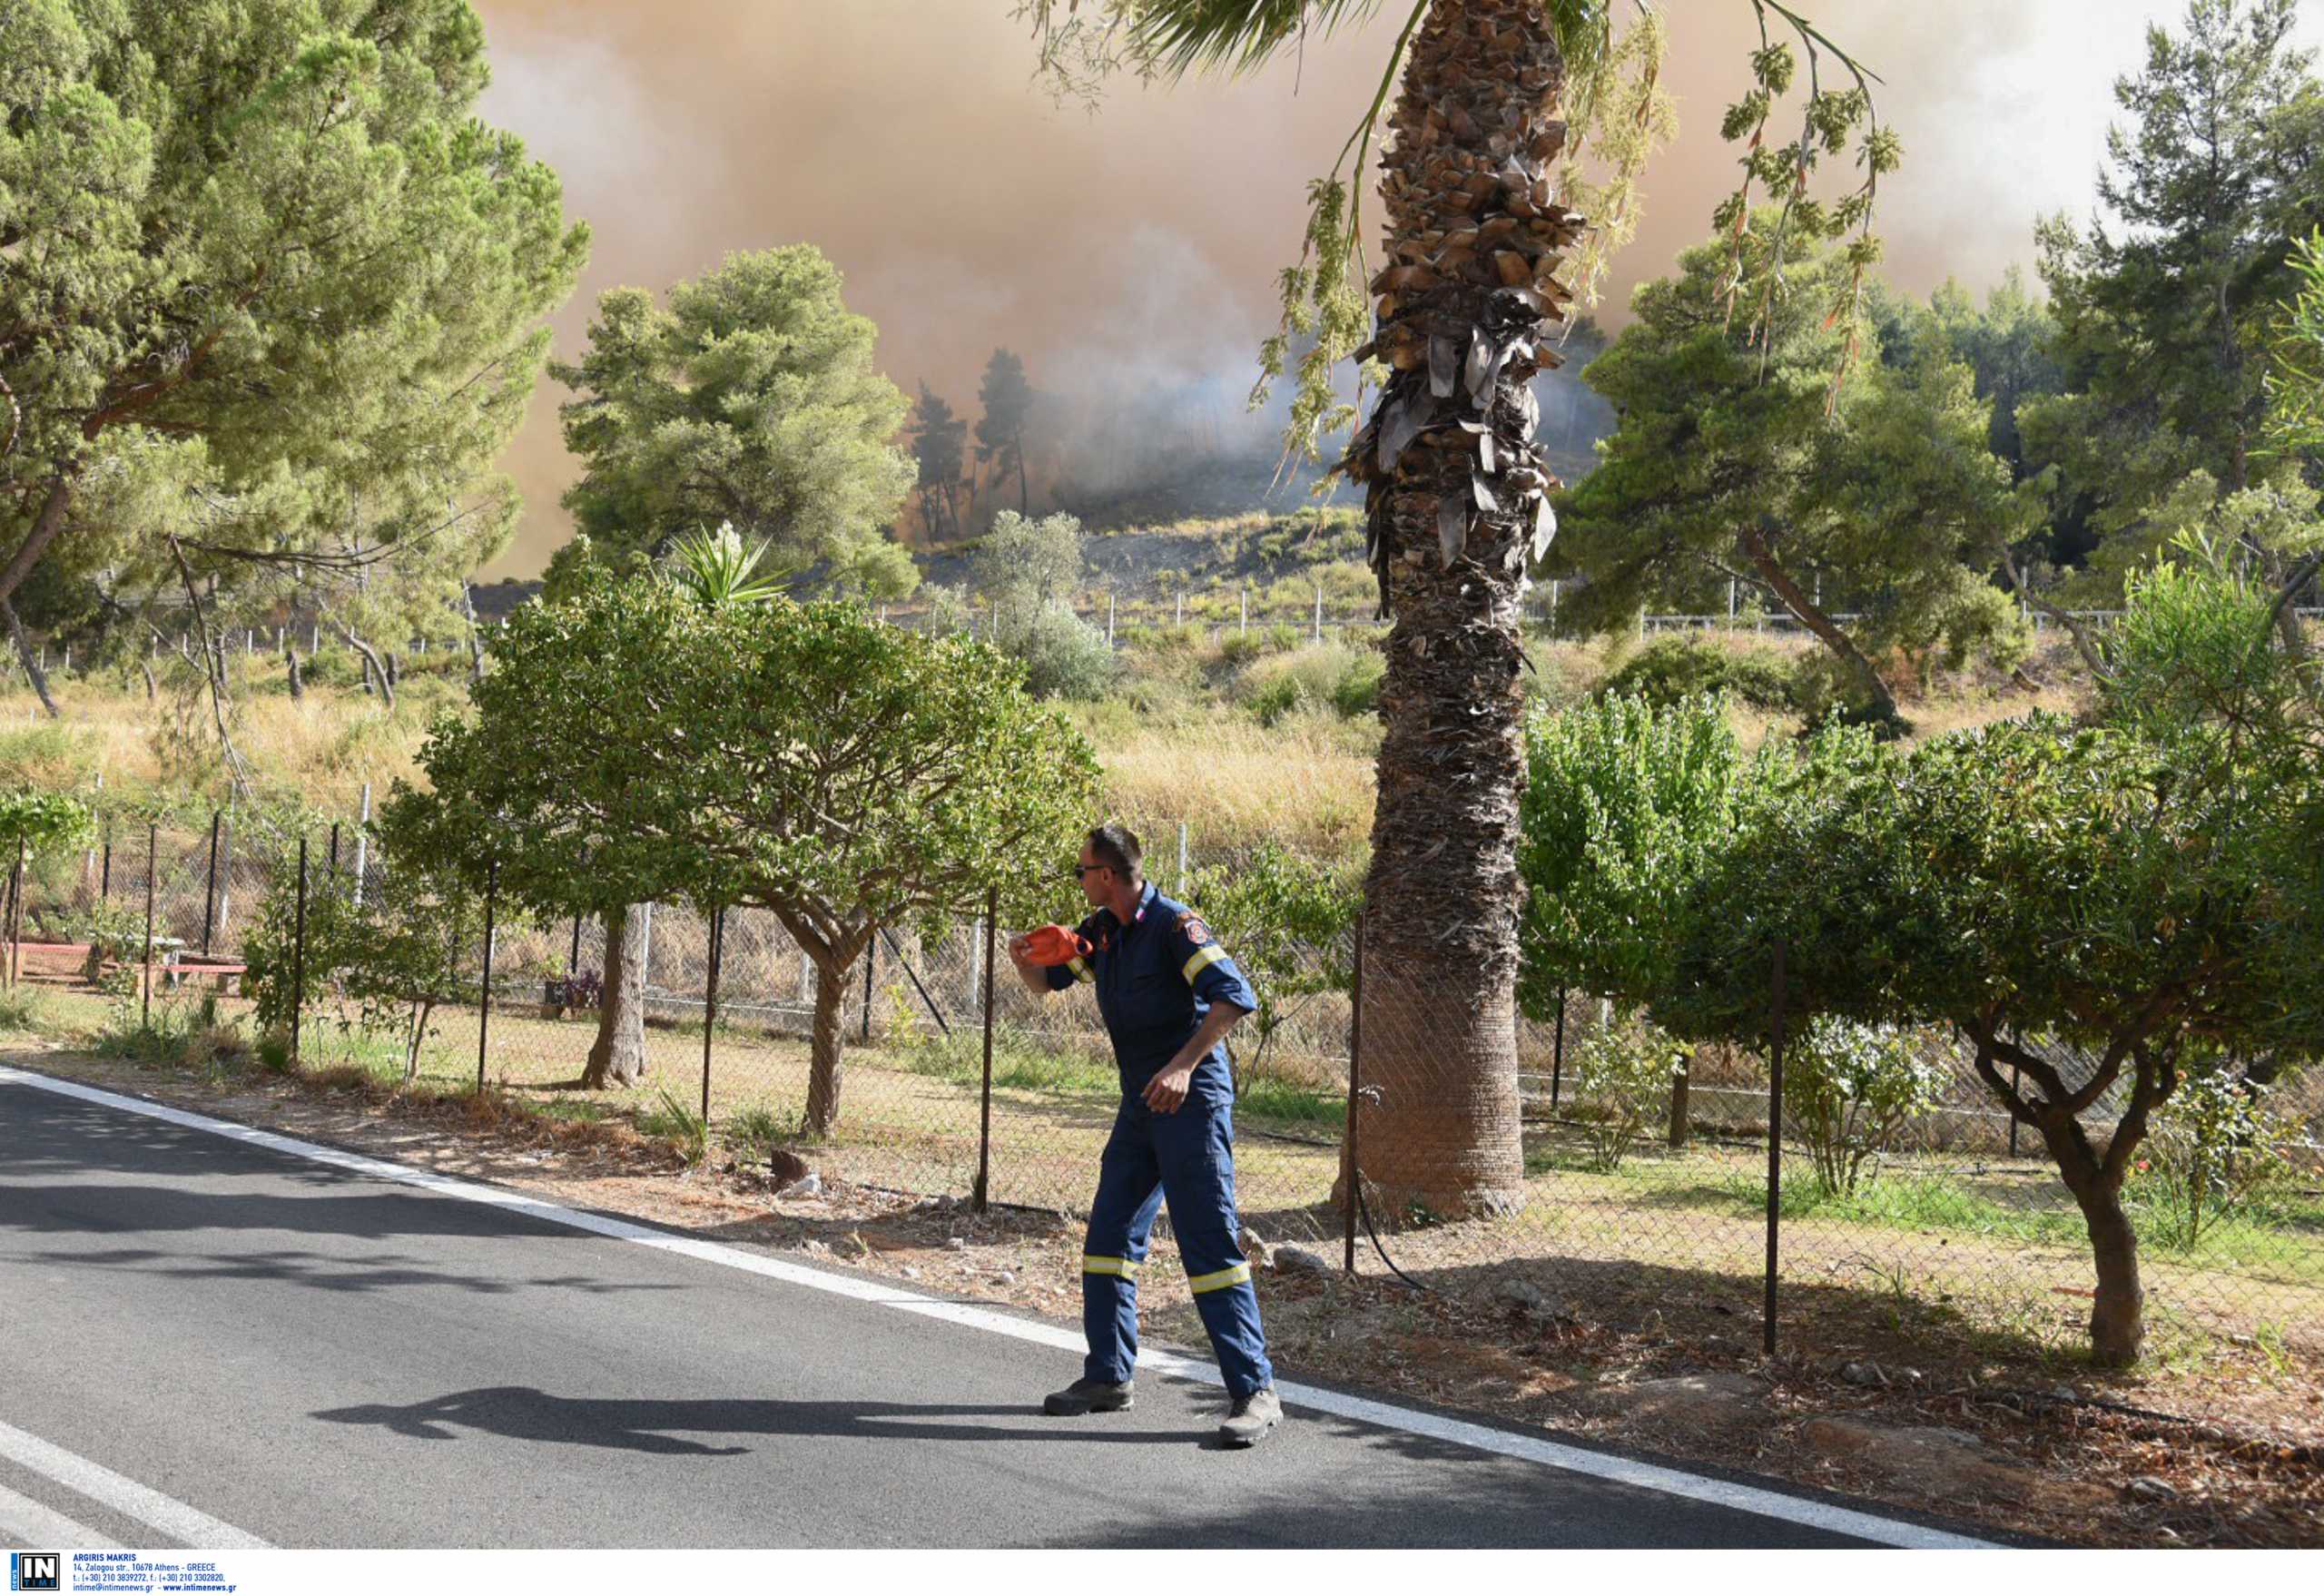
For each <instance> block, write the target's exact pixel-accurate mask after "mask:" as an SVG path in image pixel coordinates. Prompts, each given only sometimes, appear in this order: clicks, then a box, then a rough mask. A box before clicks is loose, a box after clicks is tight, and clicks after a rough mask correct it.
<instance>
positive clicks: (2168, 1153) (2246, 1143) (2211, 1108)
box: [2140, 1062, 2305, 1246]
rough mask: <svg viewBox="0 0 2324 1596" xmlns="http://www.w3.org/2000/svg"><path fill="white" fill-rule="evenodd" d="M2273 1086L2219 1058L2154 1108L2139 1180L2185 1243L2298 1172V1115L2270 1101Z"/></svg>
mask: <svg viewBox="0 0 2324 1596" xmlns="http://www.w3.org/2000/svg"><path fill="white" fill-rule="evenodd" d="M2269 1097H2270V1089H2269V1088H2268V1087H2266V1086H2263V1085H2260V1084H2259V1083H2258V1082H2255V1081H2251V1080H2249V1079H2240V1078H2239V1077H2238V1075H2237V1074H2236V1072H2235V1071H2233V1070H2231V1069H2224V1068H2221V1067H2220V1066H2219V1065H2218V1064H2217V1063H2216V1062H2213V1063H2211V1066H2210V1067H2209V1068H2204V1069H2195V1070H2191V1071H2190V1072H2189V1074H2188V1076H2187V1078H2186V1079H2184V1080H2182V1081H2181V1082H2180V1085H2179V1090H2178V1091H2177V1092H2176V1093H2175V1094H2173V1095H2172V1097H2171V1100H2170V1101H2168V1102H2166V1103H2164V1104H2163V1105H2162V1108H2159V1109H2157V1110H2156V1111H2155V1116H2154V1123H2153V1128H2152V1133H2151V1135H2150V1137H2149V1140H2148V1147H2147V1160H2146V1161H2145V1162H2144V1163H2142V1165H2141V1166H2140V1173H2141V1175H2142V1176H2143V1177H2145V1179H2144V1181H2143V1182H2142V1184H2143V1185H2144V1186H2145V1187H2147V1188H2148V1191H2149V1192H2150V1194H2151V1195H2152V1196H2153V1197H2159V1198H2160V1199H2161V1202H2160V1205H2159V1206H2160V1207H2162V1209H2163V1211H2164V1212H2166V1213H2167V1214H2169V1215H2170V1216H2171V1219H2172V1220H2173V1221H2175V1227H2176V1228H2177V1230H2178V1232H2179V1234H2178V1236H2176V1237H2175V1238H2174V1239H2176V1240H2178V1241H2180V1242H2181V1244H2183V1245H2184V1246H2195V1245H2197V1244H2198V1243H2199V1242H2200V1241H2201V1239H2202V1236H2203V1232H2204V1230H2205V1228H2206V1227H2210V1226H2214V1225H2217V1224H2218V1223H2219V1222H2220V1221H2221V1220H2222V1219H2226V1218H2230V1217H2233V1216H2234V1215H2235V1214H2237V1213H2238V1212H2240V1211H2241V1210H2242V1209H2244V1208H2246V1207H2249V1206H2250V1204H2251V1203H2252V1202H2253V1201H2254V1200H2255V1199H2256V1198H2258V1197H2260V1196H2261V1195H2262V1194H2264V1193H2266V1192H2267V1191H2268V1190H2269V1189H2270V1187H2275V1186H2277V1185H2280V1184H2281V1183H2283V1182H2285V1181H2286V1180H2287V1179H2288V1178H2289V1177H2291V1175H2292V1174H2293V1172H2294V1170H2295V1168H2296V1166H2295V1165H2294V1164H2293V1162H2292V1156H2293V1153H2294V1150H2295V1149H2296V1148H2299V1146H2300V1145H2301V1143H2302V1141H2303V1140H2304V1139H2305V1138H2304V1137H2303V1134H2302V1131H2301V1128H2300V1124H2299V1118H2298V1116H2297V1115H2290V1114H2285V1113H2281V1112H2279V1111H2278V1110H2276V1109H2275V1108H2271V1107H2270V1106H2269V1102H2268V1098H2269Z"/></svg>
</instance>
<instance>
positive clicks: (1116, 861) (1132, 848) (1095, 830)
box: [1089, 820, 1146, 882]
mask: <svg viewBox="0 0 2324 1596" xmlns="http://www.w3.org/2000/svg"><path fill="white" fill-rule="evenodd" d="M1089 852H1090V853H1091V855H1092V856H1093V857H1095V858H1096V860H1097V861H1098V863H1100V864H1102V865H1104V866H1105V867H1106V868H1107V869H1108V870H1110V871H1112V872H1114V873H1115V874H1116V875H1118V876H1119V877H1121V878H1122V880H1124V881H1126V882H1134V881H1136V880H1137V865H1138V861H1139V860H1141V859H1143V858H1145V857H1146V855H1145V853H1144V852H1143V851H1141V850H1140V849H1139V847H1138V845H1137V832H1134V831H1131V830H1130V829H1129V828H1128V826H1126V825H1123V824H1122V823H1120V822H1118V821H1110V820H1109V821H1108V822H1107V823H1105V824H1104V825H1101V826H1091V827H1090V828H1089Z"/></svg>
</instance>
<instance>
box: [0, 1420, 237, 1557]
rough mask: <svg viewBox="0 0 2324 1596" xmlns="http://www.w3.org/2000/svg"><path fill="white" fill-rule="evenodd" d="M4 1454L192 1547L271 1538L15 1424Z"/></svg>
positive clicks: (3, 1438) (1, 1430) (1, 1442)
mask: <svg viewBox="0 0 2324 1596" xmlns="http://www.w3.org/2000/svg"><path fill="white" fill-rule="evenodd" d="M0 1457H5V1458H6V1459H8V1460H9V1461H10V1462H12V1463H22V1464H23V1465H24V1466H25V1467H26V1468H28V1469H30V1470H32V1472H33V1473H36V1474H45V1475H47V1476H48V1477H49V1478H50V1479H52V1480H54V1481H55V1482H56V1483H58V1484H60V1485H64V1486H67V1487H69V1488H70V1489H72V1490H74V1491H78V1492H79V1493H81V1494H82V1495H84V1496H85V1497H87V1498H89V1499H90V1500H91V1501H92V1502H103V1503H104V1504H105V1505H106V1506H107V1507H110V1508H113V1509H116V1510H118V1511H119V1512H125V1513H127V1514H128V1515H129V1516H130V1517H131V1518H133V1519H135V1520H136V1521H137V1522H139V1523H141V1524H150V1525H152V1526H153V1528H154V1529H157V1530H159V1531H161V1532H162V1533H163V1534H166V1535H173V1536H175V1537H176V1538H177V1539H179V1540H180V1541H182V1542H185V1544H186V1545H188V1546H198V1547H201V1548H202V1549H203V1550H205V1551H207V1550H209V1549H210V1548H212V1547H217V1548H220V1549H222V1550H226V1549H231V1550H235V1551H244V1552H248V1551H262V1550H264V1549H265V1548H266V1545H267V1542H263V1541H261V1540H260V1539H259V1538H258V1537H257V1536H255V1535H251V1534H245V1533H244V1532H242V1531H241V1530H238V1529H236V1528H234V1526H233V1525H231V1524H229V1523H225V1522H222V1521H220V1520H218V1519H213V1518H212V1517H211V1516H210V1515H209V1514H208V1513H206V1512H202V1510H201V1509H199V1508H193V1507H188V1506H187V1505H186V1504H185V1503H184V1502H180V1501H179V1500H177V1498H175V1497H173V1496H164V1495H162V1493H160V1492H159V1491H156V1490H154V1489H153V1488H152V1487H151V1486H149V1485H140V1484H139V1483H137V1482H136V1481H134V1480H133V1479H131V1478H129V1476H127V1475H126V1474H116V1473H113V1471H112V1470H111V1469H109V1468H107V1467H105V1466H104V1464H103V1463H91V1462H90V1461H89V1460H88V1459H87V1458H85V1457H82V1456H80V1455H79V1454H77V1453H70V1452H67V1451H65V1450H64V1448H63V1447H61V1446H58V1445H56V1444H55V1443H53V1442H48V1441H43V1440H42V1439H41V1438H40V1437H39V1436H37V1435H33V1434H28V1433H25V1431H23V1430H19V1429H17V1428H16V1427H15V1425H14V1424H0Z"/></svg>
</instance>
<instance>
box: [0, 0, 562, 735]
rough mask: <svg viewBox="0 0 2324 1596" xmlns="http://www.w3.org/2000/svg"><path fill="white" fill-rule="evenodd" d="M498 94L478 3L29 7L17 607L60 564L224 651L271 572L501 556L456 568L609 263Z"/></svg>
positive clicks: (11, 340)
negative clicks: (211, 637) (566, 302)
mask: <svg viewBox="0 0 2324 1596" xmlns="http://www.w3.org/2000/svg"><path fill="white" fill-rule="evenodd" d="M486 76H487V73H486V65H485V58H484V34H483V27H482V25H481V24H480V23H479V22H478V19H477V15H476V13H475V12H474V11H473V10H472V9H471V8H470V6H469V5H468V4H466V0H251V3H249V4H235V5H228V4H224V3H222V0H192V3H188V0H111V3H106V4H97V3H94V0H19V3H18V4H16V5H12V6H11V7H10V10H9V14H8V18H7V21H6V23H5V32H0V105H5V107H6V115H5V120H0V259H5V261H6V270H5V271H0V393H5V396H6V399H5V405H0V409H5V415H0V548H5V563H0V605H5V604H6V603H8V601H10V600H11V599H12V598H13V596H15V594H16V593H17V592H18V591H19V589H20V588H21V587H22V586H23V584H24V583H25V578H26V577H27V576H29V575H30V574H31V573H32V572H33V571H34V569H35V568H37V567H38V566H41V565H42V564H43V563H44V561H47V560H50V559H54V560H57V561H59V562H61V563H62V564H63V565H64V566H65V567H66V568H67V569H68V570H69V571H70V572H72V573H74V574H75V575H77V576H81V577H84V578H90V579H94V578H96V577H97V576H98V574H99V573H106V572H109V573H110V576H106V577H104V590H105V592H106V594H107V595H108V596H109V597H110V599H111V600H112V601H113V602H116V603H119V604H121V605H123V606H126V607H127V608H129V609H130V610H132V611H136V612H141V613H142V612H143V611H145V610H147V609H149V608H150V606H152V604H153V602H155V600H156V598H157V596H158V595H159V594H161V593H162V592H163V591H164V590H167V591H171V592H172V593H174V594H175V596H177V597H178V598H179V599H180V600H182V602H183V603H184V604H185V605H186V606H191V609H192V615H193V617H194V619H195V620H196V622H197V624H198V625H200V626H203V627H204V628H207V627H208V626H209V625H210V624H211V622H212V620H213V619H214V616H212V614H211V612H210V610H209V608H208V607H207V606H209V605H210V604H211V603H212V601H213V599H214V598H215V596H216V590H217V588H218V587H219V586H220V585H224V586H226V587H227V588H228V589H230V590H231V589H232V588H234V587H236V586H241V585H242V584H244V583H246V582H247V581H249V580H250V579H251V577H252V576H253V571H252V566H253V563H254V562H255V563H256V564H257V565H259V566H262V567H263V568H264V570H263V571H262V572H261V573H259V574H265V573H271V572H289V571H296V572H298V573H300V578H301V579H302V580H308V581H316V580H320V579H322V577H324V576H330V577H332V578H333V579H341V578H345V577H347V576H351V574H352V573H354V572H356V571H359V570H360V569H362V568H364V567H366V566H372V565H376V564H379V563H380V562H383V561H386V560H389V559H399V560H400V559H407V558H409V559H412V560H417V561H422V562H429V561H433V562H439V567H438V568H450V567H452V566H456V565H457V566H458V568H463V569H464V568H466V566H465V565H460V564H459V562H462V561H466V560H468V559H469V558H471V557H474V556H475V554H476V553H477V552H478V549H479V548H482V549H483V550H484V552H486V553H489V552H494V549H493V548H492V547H488V546H489V544H490V542H491V539H490V537H486V538H483V539H481V540H480V541H479V540H473V539H472V540H471V541H470V542H469V543H468V544H467V545H465V546H439V543H438V540H439V538H441V537H443V535H444V529H445V527H446V525H447V523H448V522H449V523H457V524H459V525H461V526H463V527H465V526H467V525H468V524H469V523H470V522H472V521H480V522H481V523H483V524H484V525H486V526H487V527H490V528H491V529H492V537H505V534H506V530H507V524H508V523H507V517H505V516H502V515H500V514H498V512H497V510H495V509H494V508H493V506H494V505H495V504H497V503H498V502H500V501H501V499H502V498H503V497H504V492H505V490H504V489H503V488H502V487H501V485H500V484H499V483H498V482H497V479H496V478H492V477H491V476H490V475H489V474H488V470H487V468H488V466H489V463H490V461H491V459H492V458H493V456H494V455H495V454H496V453H497V451H498V449H499V448H500V447H501V446H502V445H503V444H504V443H505V442H506V441H507V438H508V437H509V435H510V433H511V431H512V430H513V429H514V428H515V426H516V424H517V420H518V419H519V418H520V416H521V413H522V411H523V408H524V405H525V402H526V399H527V396H528V395H529V393H530V392H531V389H532V385H533V382H534V380H535V378H536V376H537V372H538V369H539V367H540V362H541V360H542V357H543V355H544V353H545V352H546V349H547V331H546V330H544V329H542V328H541V326H540V321H541V318H542V317H543V315H544V314H545V313H546V312H547V311H548V310H552V309H554V308H555V307H556V305H557V304H558V303H560V302H561V301H562V300H563V299H564V297H565V296H566V293H568V292H569V291H571V287H572V284H573V281H574V278H575V276H576V273H577V271H578V270H579V268H580V265H581V262H582V260H583V257H584V255H585V253H586V241H587V235H586V232H585V231H584V230H583V229H581V228H579V227H573V228H570V229H568V228H567V227H566V224H565V222H564V221H563V218H562V211H561V199H560V194H559V190H558V185H557V182H556V176H555V174H554V173H553V172H550V171H549V170H548V169H547V167H545V166H543V165H541V164H540V163H537V162H535V161H532V160H529V159H527V157H526V155H525V152H524V147H523V145H522V144H521V143H519V142H518V141H517V139H515V138H514V137H512V136H510V135H508V134H507V133H498V132H496V131H495V130H493V129H491V128H489V127H487V126H486V125H484V124H483V123H481V122H479V121H478V120H477V119H476V117H475V115H474V110H475V105H476V102H477V97H478V94H479V93H480V92H481V91H482V89H483V87H484V84H485V81H486ZM139 641H141V642H142V641H143V639H142V637H141V638H140V639H139ZM212 657H213V651H212V650H210V649H207V648H205V649H203V650H202V653H201V655H200V656H199V658H198V661H197V663H199V664H200V665H202V670H203V672H204V675H205V677H206V678H207V680H208V683H209V687H208V691H209V692H210V694H211V695H212V697H213V699H215V700H217V701H218V713H217V716H216V719H217V725H218V730H219V731H220V733H221V734H225V733H226V731H227V729H228V727H227V717H226V714H225V712H224V705H223V699H224V685H223V683H222V680H220V679H219V677H218V675H217V674H216V673H215V672H214V671H212V669H211V666H210V665H209V661H210V660H211V658H212ZM230 755H231V745H230ZM235 769H236V773H237V776H238V778H239V777H240V775H241V771H240V766H239V763H238V762H237V763H236V764H235Z"/></svg>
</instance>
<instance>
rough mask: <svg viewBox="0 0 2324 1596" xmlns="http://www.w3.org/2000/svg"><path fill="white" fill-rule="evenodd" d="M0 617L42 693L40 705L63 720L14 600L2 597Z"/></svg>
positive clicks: (51, 717) (32, 680) (51, 716)
mask: <svg viewBox="0 0 2324 1596" xmlns="http://www.w3.org/2000/svg"><path fill="white" fill-rule="evenodd" d="M0 617H5V619H6V621H7V623H8V635H9V636H10V637H11V638H12V639H14V640H15V645H16V657H17V658H18V659H20V660H22V661H24V665H25V676H26V677H28V678H29V679H30V680H31V682H32V685H33V691H34V692H35V693H37V694H39V695H40V706H41V707H42V708H43V709H44V710H46V711H48V717H49V719H51V720H62V719H63V718H64V714H63V712H61V711H60V710H58V708H57V707H56V700H55V699H54V698H52V697H50V696H49V695H48V673H47V672H45V671H44V670H42V669H41V668H40V655H36V654H34V652H33V645H32V644H31V643H30V642H29V641H27V640H26V639H25V624H24V623H23V622H22V621H20V620H18V619H17V618H16V606H15V602H14V601H13V600H10V599H5V598H0Z"/></svg>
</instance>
